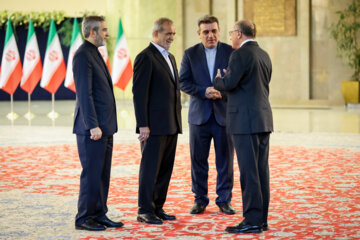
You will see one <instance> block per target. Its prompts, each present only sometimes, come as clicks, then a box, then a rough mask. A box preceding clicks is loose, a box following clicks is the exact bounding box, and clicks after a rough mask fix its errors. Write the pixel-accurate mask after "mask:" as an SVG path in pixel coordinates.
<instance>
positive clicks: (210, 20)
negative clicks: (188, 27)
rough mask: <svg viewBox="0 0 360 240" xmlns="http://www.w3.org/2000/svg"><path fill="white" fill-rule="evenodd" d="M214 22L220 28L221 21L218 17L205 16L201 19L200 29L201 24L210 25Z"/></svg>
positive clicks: (199, 22)
mask: <svg viewBox="0 0 360 240" xmlns="http://www.w3.org/2000/svg"><path fill="white" fill-rule="evenodd" d="M214 22H216V23H217V25H218V27H219V20H218V19H217V18H216V17H214V16H211V15H205V16H203V17H202V18H200V19H199V21H198V27H200V25H201V24H208V23H214Z"/></svg>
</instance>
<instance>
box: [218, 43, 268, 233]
mask: <svg viewBox="0 0 360 240" xmlns="http://www.w3.org/2000/svg"><path fill="white" fill-rule="evenodd" d="M271 72H272V65H271V60H270V57H269V55H268V54H267V53H266V52H265V51H264V50H262V49H261V48H260V47H259V45H258V44H257V42H255V41H250V42H247V43H245V44H244V45H243V46H242V47H240V48H239V49H237V50H236V51H234V52H233V54H232V55H231V57H230V60H229V67H228V69H227V73H226V74H225V76H224V77H222V78H221V77H217V78H215V80H214V87H215V88H216V89H218V90H223V91H227V92H228V107H227V118H226V119H227V126H228V131H229V132H230V134H232V136H233V140H234V145H235V149H236V153H237V157H238V164H239V169H240V175H241V177H240V182H241V190H242V198H243V215H244V217H245V222H246V223H248V224H251V225H258V226H259V225H261V224H262V223H267V216H268V208H269V199H270V187H269V164H268V156H269V138H270V132H272V131H273V119H272V111H271V106H270V102H269V99H268V98H269V83H270V79H271Z"/></svg>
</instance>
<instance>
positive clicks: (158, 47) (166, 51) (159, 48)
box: [151, 42, 169, 57]
mask: <svg viewBox="0 0 360 240" xmlns="http://www.w3.org/2000/svg"><path fill="white" fill-rule="evenodd" d="M151 44H152V45H154V46H155V47H156V49H157V50H159V52H160V53H161V54H162V55H163V56H164V57H167V56H168V55H169V51H168V50H166V49H165V48H163V47H162V46H160V45H158V44H156V43H154V42H151Z"/></svg>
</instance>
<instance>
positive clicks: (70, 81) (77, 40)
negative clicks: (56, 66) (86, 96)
mask: <svg viewBox="0 0 360 240" xmlns="http://www.w3.org/2000/svg"><path fill="white" fill-rule="evenodd" d="M82 42H83V40H82V37H81V34H80V30H79V25H78V22H77V19H76V18H75V19H74V23H73V30H72V38H71V46H70V50H69V57H68V61H67V68H66V69H67V70H66V78H65V84H64V85H65V87H67V88H69V89H70V90H72V91H74V92H76V89H75V83H74V74H73V70H72V62H73V58H74V55H75V52H76V50H77V49H78V48H79V47H80V45H81V44H82Z"/></svg>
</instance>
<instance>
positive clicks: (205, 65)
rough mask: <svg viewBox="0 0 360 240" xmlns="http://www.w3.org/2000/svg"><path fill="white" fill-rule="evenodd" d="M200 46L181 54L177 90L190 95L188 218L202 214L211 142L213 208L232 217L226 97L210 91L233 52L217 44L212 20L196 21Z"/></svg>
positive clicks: (215, 21)
mask: <svg viewBox="0 0 360 240" xmlns="http://www.w3.org/2000/svg"><path fill="white" fill-rule="evenodd" d="M198 27H199V29H198V35H199V37H200V40H201V43H199V44H196V45H195V46H192V47H190V48H188V49H187V50H185V53H184V56H183V59H182V62H181V68H180V88H181V90H182V91H183V92H185V93H187V94H189V95H190V106H189V117H188V121H189V129H190V155H191V179H192V191H193V193H194V194H195V204H194V205H193V207H192V208H191V210H190V213H191V214H199V213H202V212H203V211H204V210H205V208H206V206H207V205H208V204H209V197H208V171H209V163H208V157H209V151H210V145H211V140H212V139H213V140H214V146H215V155H216V170H217V181H216V193H217V195H218V197H217V198H216V204H217V205H218V206H219V209H220V211H222V212H224V213H226V214H234V213H235V210H234V208H233V207H232V206H231V203H230V202H231V197H232V188H233V182H234V177H233V158H234V149H233V144H232V140H231V138H230V136H229V135H228V134H227V133H226V127H225V123H226V121H225V115H226V95H225V93H224V92H219V91H217V90H215V89H214V87H213V83H212V81H213V79H214V76H215V74H216V69H218V68H220V69H224V68H227V66H228V62H229V57H230V54H231V53H232V51H233V49H232V48H231V46H230V45H228V44H225V43H222V42H219V37H220V28H219V22H218V19H217V18H216V17H214V16H209V15H207V16H204V17H202V18H201V19H199V21H198Z"/></svg>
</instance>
